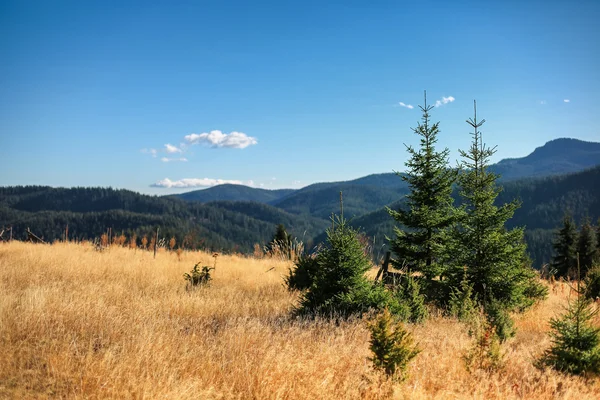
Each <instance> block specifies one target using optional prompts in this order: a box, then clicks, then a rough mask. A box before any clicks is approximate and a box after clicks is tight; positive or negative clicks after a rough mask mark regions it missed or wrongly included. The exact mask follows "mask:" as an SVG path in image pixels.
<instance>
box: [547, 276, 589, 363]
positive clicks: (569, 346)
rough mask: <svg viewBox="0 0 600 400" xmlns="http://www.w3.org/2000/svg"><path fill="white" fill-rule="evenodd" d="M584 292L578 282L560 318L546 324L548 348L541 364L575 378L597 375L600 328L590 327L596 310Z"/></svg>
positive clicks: (584, 289)
mask: <svg viewBox="0 0 600 400" xmlns="http://www.w3.org/2000/svg"><path fill="white" fill-rule="evenodd" d="M585 291H586V288H585V287H584V288H581V286H580V281H579V280H578V281H577V289H576V296H577V298H576V299H575V301H570V302H569V306H568V307H567V310H566V313H565V314H564V315H563V316H562V317H560V318H552V320H551V321H550V326H551V327H552V332H551V333H550V336H551V338H552V347H551V348H550V349H548V350H546V352H545V353H544V355H543V356H542V359H541V360H540V364H541V365H547V366H550V367H552V368H554V369H556V370H558V371H562V372H567V373H571V374H577V375H581V374H585V373H592V374H598V373H600V328H598V327H594V326H593V324H592V320H593V318H594V316H595V315H596V313H597V312H598V309H597V308H596V309H593V308H592V302H591V300H590V299H589V298H588V297H587V296H585V295H584V294H585Z"/></svg>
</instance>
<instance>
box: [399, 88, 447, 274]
mask: <svg viewBox="0 0 600 400" xmlns="http://www.w3.org/2000/svg"><path fill="white" fill-rule="evenodd" d="M420 108H421V111H422V112H423V117H422V123H419V124H418V125H417V128H413V131H414V133H416V134H417V135H419V136H420V138H421V143H420V148H419V149H414V148H413V147H412V146H406V147H407V150H408V153H409V154H410V159H409V160H408V161H407V162H406V167H407V172H406V174H400V173H398V175H399V176H400V177H401V178H402V179H403V180H404V181H405V182H407V183H408V185H409V187H410V193H409V194H408V195H407V196H406V200H407V204H406V209H402V208H401V209H399V210H392V209H389V208H388V213H389V214H390V216H391V217H392V218H394V220H396V221H397V222H398V223H399V224H400V226H399V227H398V226H397V227H395V228H394V232H395V238H393V239H392V241H391V248H392V251H393V252H394V253H395V254H396V259H395V260H394V261H393V264H394V265H395V266H397V267H402V266H407V267H408V269H409V273H410V272H421V273H423V275H424V276H425V277H426V278H427V279H429V280H431V279H433V278H434V277H436V276H439V275H441V274H443V272H444V271H443V267H442V266H441V264H440V260H441V258H442V255H443V254H444V252H445V251H446V249H445V247H446V235H445V233H446V230H447V229H448V227H449V226H450V225H451V224H452V223H453V221H454V214H453V212H452V211H453V207H452V184H453V183H454V180H455V178H456V173H455V172H454V171H453V170H452V169H451V168H449V167H448V156H449V150H448V149H444V150H443V151H436V149H435V144H436V142H437V135H438V133H439V122H436V123H434V124H431V122H430V120H429V118H430V115H429V112H430V111H431V110H432V109H433V106H428V105H427V94H425V104H424V106H423V107H421V106H420Z"/></svg>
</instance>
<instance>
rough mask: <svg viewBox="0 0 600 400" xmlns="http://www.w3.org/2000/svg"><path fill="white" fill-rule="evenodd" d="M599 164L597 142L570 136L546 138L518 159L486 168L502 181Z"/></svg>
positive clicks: (579, 169)
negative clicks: (542, 142) (542, 143)
mask: <svg viewBox="0 0 600 400" xmlns="http://www.w3.org/2000/svg"><path fill="white" fill-rule="evenodd" d="M598 164H600V143H596V142H586V141H583V140H579V139H573V138H558V139H554V140H550V141H549V142H547V143H546V144H544V145H543V146H540V147H538V148H536V149H535V150H534V151H533V152H531V153H530V154H529V155H527V156H525V157H521V158H505V159H502V160H500V161H499V162H498V163H496V164H494V165H491V166H490V169H491V170H492V171H494V172H496V173H498V174H500V176H501V178H502V179H504V180H507V179H518V178H525V177H541V176H548V175H557V174H567V173H571V172H577V171H581V170H584V169H586V168H590V167H593V166H595V165H598Z"/></svg>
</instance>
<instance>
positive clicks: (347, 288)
mask: <svg viewBox="0 0 600 400" xmlns="http://www.w3.org/2000/svg"><path fill="white" fill-rule="evenodd" d="M333 222H334V224H333V226H332V227H331V228H329V229H327V245H326V246H325V247H323V248H322V249H321V251H320V252H319V253H318V255H317V258H316V263H317V265H316V268H313V270H314V274H313V276H312V284H311V286H310V287H309V288H308V290H307V291H306V292H304V293H303V294H302V297H301V298H300V304H299V306H298V308H297V309H296V310H295V313H296V314H298V315H308V316H317V315H320V316H327V317H348V316H350V315H353V314H360V313H363V312H366V311H368V310H371V309H382V308H383V307H386V306H389V307H391V308H392V311H394V312H399V311H402V317H404V318H407V316H408V310H406V309H405V308H406V307H404V310H400V305H399V303H398V302H397V301H395V299H394V298H392V296H391V295H390V294H389V292H388V291H386V290H385V289H384V288H383V287H381V286H377V285H374V284H373V283H372V282H370V281H369V280H367V278H366V276H365V273H366V272H367V271H368V270H369V269H370V268H371V261H370V259H369V256H368V255H367V254H366V253H365V252H364V249H363V245H362V243H361V242H360V240H359V237H358V232H357V231H355V230H354V229H353V228H352V227H351V226H350V225H348V223H347V222H346V220H345V219H344V217H343V216H341V217H337V218H335V219H334V221H333Z"/></svg>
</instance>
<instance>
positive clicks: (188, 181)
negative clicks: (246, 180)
mask: <svg viewBox="0 0 600 400" xmlns="http://www.w3.org/2000/svg"><path fill="white" fill-rule="evenodd" d="M226 183H231V184H234V185H241V184H242V181H238V180H227V179H212V178H184V179H179V180H177V181H172V180H170V179H169V178H165V179H162V180H160V181H158V182H156V183H153V184H152V185H150V186H151V187H155V188H166V189H171V188H178V189H184V188H196V187H210V186H216V185H223V184H226Z"/></svg>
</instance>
